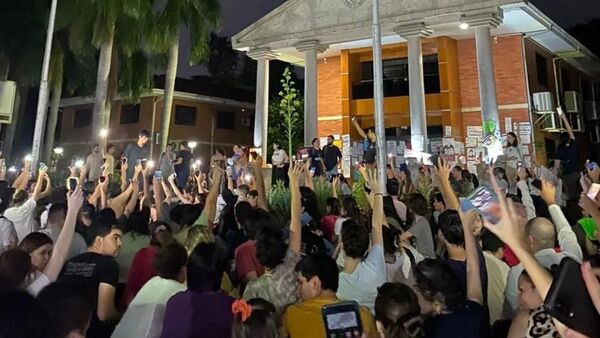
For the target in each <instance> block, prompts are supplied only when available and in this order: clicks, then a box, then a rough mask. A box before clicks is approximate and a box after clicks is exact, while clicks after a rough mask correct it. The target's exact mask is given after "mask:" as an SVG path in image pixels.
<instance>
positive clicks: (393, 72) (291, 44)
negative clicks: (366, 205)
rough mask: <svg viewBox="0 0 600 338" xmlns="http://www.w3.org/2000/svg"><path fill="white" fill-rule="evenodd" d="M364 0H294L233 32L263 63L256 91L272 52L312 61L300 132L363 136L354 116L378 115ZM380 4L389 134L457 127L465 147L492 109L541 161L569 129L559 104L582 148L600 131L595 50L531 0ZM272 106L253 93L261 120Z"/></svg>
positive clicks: (432, 133) (362, 119) (428, 133)
mask: <svg viewBox="0 0 600 338" xmlns="http://www.w3.org/2000/svg"><path fill="white" fill-rule="evenodd" d="M363 2H364V1H362V2H361V1H342V0H332V1H327V2H323V1H318V0H288V1H287V2H285V3H284V4H282V5H281V6H280V7H278V8H276V9H275V10H273V11H272V12H271V13H269V14H267V15H266V16H265V17H263V18H261V19H259V20H258V21H257V22H255V23H254V24H252V25H251V26H249V27H248V28H246V29H244V30H243V31H241V32H240V33H238V34H237V35H235V36H234V37H233V39H232V42H233V46H234V47H235V48H237V49H239V50H243V51H247V53H248V55H249V56H251V57H253V58H255V59H256V60H257V61H258V62H259V74H258V75H257V80H258V81H257V98H259V97H263V96H264V95H263V91H264V90H265V88H264V87H265V83H264V80H262V79H263V75H261V74H260V72H261V70H262V71H263V72H266V71H268V62H269V60H270V59H273V58H277V59H281V60H286V61H289V62H292V63H296V64H299V65H303V66H304V67H305V125H308V126H314V128H307V129H306V130H305V140H310V139H312V138H313V137H323V136H327V135H330V134H334V135H349V136H350V138H351V139H353V140H356V139H357V138H358V135H357V133H356V132H355V131H354V130H353V129H354V128H353V126H352V123H351V120H352V118H356V119H357V120H358V121H359V123H360V125H361V127H363V128H370V127H372V126H373V125H374V118H373V114H374V109H375V107H374V100H373V51H372V48H371V46H372V40H371V39H370V37H371V19H372V17H371V4H370V3H371V2H369V1H367V2H364V3H363ZM348 3H350V4H354V5H355V6H347V4H348ZM360 3H363V4H362V5H360ZM380 13H381V17H380V21H381V31H382V44H383V46H382V56H383V87H384V113H385V130H386V139H387V140H388V141H389V140H402V141H404V142H405V143H406V144H407V146H408V147H411V146H412V147H413V148H415V145H418V144H419V143H421V142H422V141H425V142H424V144H425V145H426V144H427V143H428V142H427V141H429V143H433V140H436V139H437V140H439V139H448V138H452V139H454V140H456V141H457V142H461V143H462V144H463V145H466V146H467V147H468V145H469V143H472V142H469V141H472V140H469V139H467V136H472V132H473V130H475V131H477V127H479V128H480V127H481V126H482V120H488V119H490V118H494V119H495V122H496V124H497V127H498V128H499V129H500V132H501V133H502V134H505V133H506V132H509V131H514V132H516V133H517V135H518V136H519V137H520V138H521V141H522V143H523V144H524V145H525V148H526V149H524V151H526V152H527V153H528V155H529V156H531V159H532V160H533V159H536V160H537V161H538V162H539V163H544V162H545V161H546V160H547V159H550V158H552V156H553V152H554V148H555V142H556V140H557V139H558V134H559V133H560V131H562V130H563V129H562V128H561V124H560V119H559V117H558V115H557V114H556V113H555V111H556V109H555V108H556V106H558V105H561V106H566V107H567V108H566V110H567V111H568V117H569V119H570V120H571V121H572V124H573V125H574V126H575V130H579V132H578V134H577V137H578V139H580V140H581V141H582V142H580V144H581V145H582V147H580V148H581V149H580V151H581V152H582V153H583V154H582V156H589V155H587V154H588V153H589V152H590V149H591V148H592V147H590V144H592V142H598V136H599V135H598V117H597V114H596V111H597V109H598V101H600V95H599V93H600V87H596V86H595V85H594V84H595V83H596V82H595V81H596V80H597V79H598V77H599V76H600V60H599V59H598V57H596V56H594V55H593V54H592V53H591V52H589V51H588V50H587V49H586V48H585V47H584V46H582V45H581V44H580V43H579V42H577V41H576V40H575V39H574V38H573V37H571V36H570V35H568V34H567V33H566V32H565V31H564V30H563V29H562V28H560V27H559V26H557V25H556V24H555V23H554V22H552V20H550V19H549V18H548V17H547V16H545V15H544V13H542V12H541V11H539V10H538V9H537V8H535V7H534V6H533V5H531V4H530V3H528V2H521V1H515V0H452V1H436V2H427V1H402V2H398V1H393V0H381V1H380ZM265 105H266V106H268V104H265V103H263V102H262V101H258V100H257V105H256V116H257V121H259V119H260V118H261V116H262V115H264V113H263V112H264V111H266V110H265V109H266V108H265ZM261 121H262V123H264V120H261ZM255 126H256V131H257V132H262V131H264V130H266V129H261V128H262V127H261V124H259V123H258V122H257V124H256V125H255ZM257 141H261V139H260V137H258V138H257V136H255V146H260V144H258V143H259V142H257ZM587 141H590V142H587ZM411 143H412V145H411ZM417 147H418V146H417ZM425 149H426V147H423V150H425ZM418 150H420V149H418Z"/></svg>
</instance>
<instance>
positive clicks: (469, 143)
mask: <svg viewBox="0 0 600 338" xmlns="http://www.w3.org/2000/svg"><path fill="white" fill-rule="evenodd" d="M465 147H467V148H475V147H477V138H475V137H466V138H465Z"/></svg>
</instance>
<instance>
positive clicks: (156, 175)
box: [154, 170, 163, 180]
mask: <svg viewBox="0 0 600 338" xmlns="http://www.w3.org/2000/svg"><path fill="white" fill-rule="evenodd" d="M154 178H156V179H157V180H162V178H163V176H162V171H160V170H155V171H154Z"/></svg>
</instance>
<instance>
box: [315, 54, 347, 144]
mask: <svg viewBox="0 0 600 338" xmlns="http://www.w3.org/2000/svg"><path fill="white" fill-rule="evenodd" d="M317 83H318V87H317V88H318V91H317V92H318V94H317V96H318V98H317V109H318V116H319V118H320V120H319V126H318V135H319V136H327V135H329V134H340V133H341V131H342V83H341V64H340V57H339V56H334V57H328V58H323V59H320V60H319V62H318V79H317Z"/></svg>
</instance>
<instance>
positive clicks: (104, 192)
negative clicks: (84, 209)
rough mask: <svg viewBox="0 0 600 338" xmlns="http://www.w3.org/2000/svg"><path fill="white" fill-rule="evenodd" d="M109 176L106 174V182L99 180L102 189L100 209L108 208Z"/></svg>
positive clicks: (100, 189) (99, 188) (99, 186)
mask: <svg viewBox="0 0 600 338" xmlns="http://www.w3.org/2000/svg"><path fill="white" fill-rule="evenodd" d="M108 181H109V179H108V176H105V179H104V182H98V190H99V191H100V209H101V210H102V209H105V208H108Z"/></svg>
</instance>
